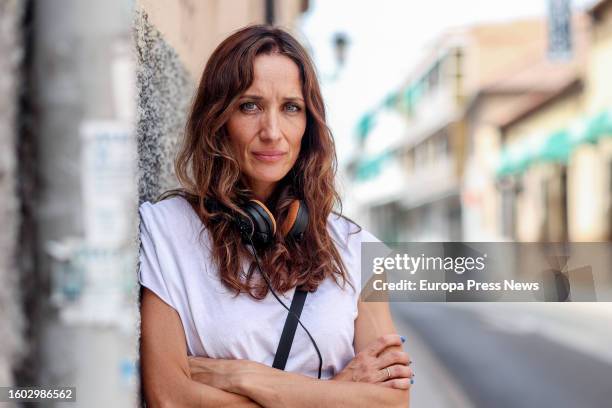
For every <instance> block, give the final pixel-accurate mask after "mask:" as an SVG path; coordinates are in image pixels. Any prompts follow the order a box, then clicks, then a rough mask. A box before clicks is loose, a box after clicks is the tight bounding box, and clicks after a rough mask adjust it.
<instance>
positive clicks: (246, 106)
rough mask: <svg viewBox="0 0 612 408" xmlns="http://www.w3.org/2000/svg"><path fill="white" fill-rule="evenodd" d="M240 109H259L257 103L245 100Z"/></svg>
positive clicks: (252, 110)
mask: <svg viewBox="0 0 612 408" xmlns="http://www.w3.org/2000/svg"><path fill="white" fill-rule="evenodd" d="M240 110H241V111H243V112H254V111H256V110H257V105H256V104H255V103H254V102H245V103H243V104H242V105H240Z"/></svg>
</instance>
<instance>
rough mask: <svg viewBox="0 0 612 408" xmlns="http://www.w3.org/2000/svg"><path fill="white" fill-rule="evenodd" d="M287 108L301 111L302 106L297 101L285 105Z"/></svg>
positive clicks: (290, 110) (292, 110) (289, 110)
mask: <svg viewBox="0 0 612 408" xmlns="http://www.w3.org/2000/svg"><path fill="white" fill-rule="evenodd" d="M285 109H286V110H287V112H299V111H300V110H301V108H300V107H299V106H298V105H296V104H295V103H288V104H287V105H285Z"/></svg>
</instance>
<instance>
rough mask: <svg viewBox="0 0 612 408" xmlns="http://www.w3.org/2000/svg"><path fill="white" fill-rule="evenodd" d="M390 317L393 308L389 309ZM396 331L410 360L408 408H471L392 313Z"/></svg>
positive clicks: (425, 348) (420, 341)
mask: <svg viewBox="0 0 612 408" xmlns="http://www.w3.org/2000/svg"><path fill="white" fill-rule="evenodd" d="M391 312H392V313H393V306H391ZM393 315H394V319H393V322H394V323H395V327H396V328H397V331H398V333H399V334H401V335H404V336H406V343H405V344H404V350H405V351H406V352H408V354H410V357H411V358H412V360H413V363H412V368H413V369H414V373H415V377H414V380H415V383H414V385H413V386H412V389H411V391H410V407H411V408H471V407H473V406H474V405H473V404H472V403H471V402H470V400H469V399H468V398H467V396H466V395H465V393H464V392H463V390H462V389H461V388H460V387H459V386H458V385H457V383H456V382H455V381H454V379H453V378H452V376H451V375H450V374H449V373H448V371H447V370H446V368H444V366H443V365H442V364H441V363H440V362H439V361H438V359H437V357H436V356H435V355H434V354H433V353H432V352H431V350H430V349H429V347H428V346H427V345H426V344H425V342H424V341H423V339H422V338H421V337H420V336H419V335H418V334H417V332H416V330H414V329H412V328H411V327H410V326H409V325H408V324H406V322H404V321H403V319H401V318H399V317H398V316H397V315H396V314H395V313H393Z"/></svg>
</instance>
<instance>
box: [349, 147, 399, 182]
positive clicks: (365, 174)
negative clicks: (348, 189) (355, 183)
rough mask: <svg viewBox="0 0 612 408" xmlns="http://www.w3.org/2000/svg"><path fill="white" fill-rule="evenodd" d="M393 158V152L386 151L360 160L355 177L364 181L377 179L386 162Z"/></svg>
mask: <svg viewBox="0 0 612 408" xmlns="http://www.w3.org/2000/svg"><path fill="white" fill-rule="evenodd" d="M390 157H391V152H390V151H386V152H382V153H379V154H377V155H372V156H369V157H365V158H362V159H360V160H359V162H358V164H357V170H356V174H355V177H356V178H357V180H360V181H364V180H368V179H371V178H374V177H376V176H377V175H378V174H379V173H380V171H381V170H382V167H383V165H384V163H385V162H386V161H388V160H389V158H390Z"/></svg>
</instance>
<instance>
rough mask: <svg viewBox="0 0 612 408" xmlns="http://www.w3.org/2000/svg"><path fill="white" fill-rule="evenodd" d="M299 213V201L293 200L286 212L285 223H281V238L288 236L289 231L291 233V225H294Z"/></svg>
mask: <svg viewBox="0 0 612 408" xmlns="http://www.w3.org/2000/svg"><path fill="white" fill-rule="evenodd" d="M299 211H300V201H299V200H293V201H292V202H291V204H289V211H288V212H287V218H285V221H284V222H283V225H282V226H281V234H283V237H286V236H287V234H289V231H291V228H293V225H295V220H296V219H297V216H298V212H299Z"/></svg>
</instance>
